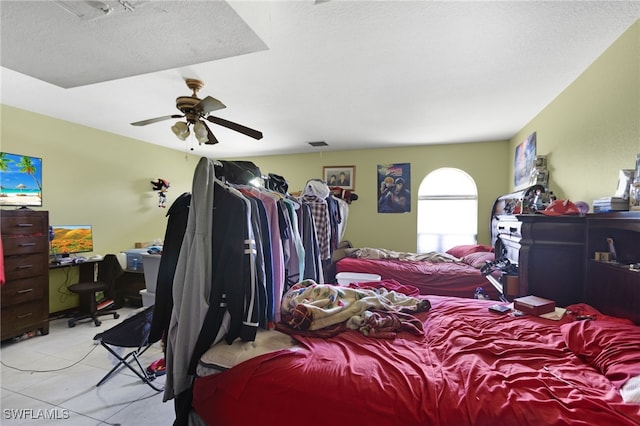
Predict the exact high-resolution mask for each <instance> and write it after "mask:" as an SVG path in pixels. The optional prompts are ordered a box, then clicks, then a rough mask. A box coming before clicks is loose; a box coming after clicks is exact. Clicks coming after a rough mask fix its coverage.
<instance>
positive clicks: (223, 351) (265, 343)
mask: <svg viewBox="0 0 640 426" xmlns="http://www.w3.org/2000/svg"><path fill="white" fill-rule="evenodd" d="M295 346H297V343H296V342H295V340H293V339H292V338H291V336H289V335H288V334H285V333H281V332H279V331H276V330H263V329H258V332H257V333H256V339H255V341H253V342H242V341H241V340H240V339H236V341H235V342H233V343H232V344H230V345H228V344H227V343H226V342H225V341H224V340H223V341H221V342H219V343H217V344H215V345H213V346H212V347H210V348H209V350H207V351H206V352H205V353H204V354H203V355H202V356H201V357H200V362H199V363H198V368H197V370H198V371H197V374H198V375H199V376H205V375H208V374H212V371H211V370H210V369H213V370H218V371H224V370H227V369H229V368H231V367H233V366H235V365H237V364H240V363H241V362H243V361H246V360H248V359H251V358H253V357H256V356H258V355H262V354H266V353H269V352H274V351H277V350H280V349H287V348H292V347H295Z"/></svg>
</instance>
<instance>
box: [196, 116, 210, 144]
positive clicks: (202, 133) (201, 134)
mask: <svg viewBox="0 0 640 426" xmlns="http://www.w3.org/2000/svg"><path fill="white" fill-rule="evenodd" d="M193 133H194V134H195V135H196V139H198V142H199V143H200V145H202V144H203V143H207V142H209V134H208V132H207V127H206V126H205V124H204V123H203V122H202V121H200V120H198V121H196V122H195V124H194V125H193Z"/></svg>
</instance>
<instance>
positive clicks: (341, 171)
mask: <svg viewBox="0 0 640 426" xmlns="http://www.w3.org/2000/svg"><path fill="white" fill-rule="evenodd" d="M322 176H323V178H324V181H325V182H326V183H327V185H328V186H329V187H338V188H342V189H350V190H353V189H355V181H356V166H326V167H323V168H322Z"/></svg>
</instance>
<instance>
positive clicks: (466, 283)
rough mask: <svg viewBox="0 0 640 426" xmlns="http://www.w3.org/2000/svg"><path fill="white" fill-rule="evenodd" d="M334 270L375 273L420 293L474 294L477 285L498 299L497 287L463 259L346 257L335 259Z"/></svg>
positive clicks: (459, 295)
mask: <svg viewBox="0 0 640 426" xmlns="http://www.w3.org/2000/svg"><path fill="white" fill-rule="evenodd" d="M336 272H359V273H366V274H378V275H380V276H381V277H382V279H383V280H396V281H398V282H399V283H400V284H404V285H412V286H415V287H417V288H418V289H419V290H420V294H427V295H428V294H434V295H438V296H454V297H473V294H474V293H475V291H476V288H478V287H483V288H484V290H485V293H487V294H488V295H489V296H490V297H491V298H492V299H495V300H498V291H497V290H496V289H495V287H493V285H491V283H489V281H487V279H486V278H485V277H484V276H483V275H482V274H481V273H480V270H479V269H477V268H475V267H473V266H471V265H467V264H464V263H453V262H441V263H432V262H425V261H408V260H388V259H380V260H371V259H358V258H353V257H345V258H342V259H340V260H339V261H338V262H337V263H336Z"/></svg>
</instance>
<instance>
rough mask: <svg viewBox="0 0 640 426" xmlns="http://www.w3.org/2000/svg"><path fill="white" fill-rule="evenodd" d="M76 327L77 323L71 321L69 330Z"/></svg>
mask: <svg viewBox="0 0 640 426" xmlns="http://www.w3.org/2000/svg"><path fill="white" fill-rule="evenodd" d="M75 326H76V323H75V321H71V320H70V321H69V328H73V327H75Z"/></svg>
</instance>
